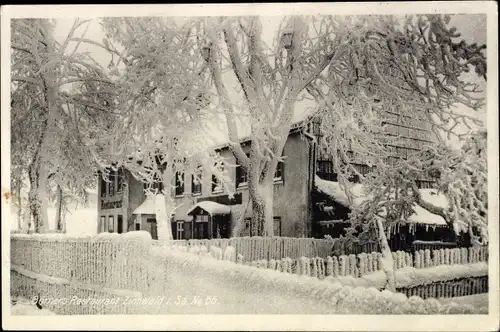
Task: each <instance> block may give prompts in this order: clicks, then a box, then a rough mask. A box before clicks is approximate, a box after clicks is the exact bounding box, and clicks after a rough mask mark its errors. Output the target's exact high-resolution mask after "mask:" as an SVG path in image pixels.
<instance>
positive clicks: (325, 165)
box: [317, 160, 333, 174]
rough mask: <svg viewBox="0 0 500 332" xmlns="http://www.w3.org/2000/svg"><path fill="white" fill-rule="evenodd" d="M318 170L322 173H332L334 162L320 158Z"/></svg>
mask: <svg viewBox="0 0 500 332" xmlns="http://www.w3.org/2000/svg"><path fill="white" fill-rule="evenodd" d="M317 172H318V173H322V174H332V173H333V163H332V162H331V161H330V160H318V162H317Z"/></svg>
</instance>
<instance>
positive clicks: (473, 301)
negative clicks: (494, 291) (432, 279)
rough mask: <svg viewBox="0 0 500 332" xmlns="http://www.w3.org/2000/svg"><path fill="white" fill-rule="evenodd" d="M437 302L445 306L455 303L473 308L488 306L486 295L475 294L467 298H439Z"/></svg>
mask: <svg viewBox="0 0 500 332" xmlns="http://www.w3.org/2000/svg"><path fill="white" fill-rule="evenodd" d="M439 302H441V303H443V304H446V303H451V302H455V303H457V304H470V305H472V306H473V307H475V308H481V307H485V306H486V307H487V306H488V293H483V294H475V295H469V296H460V297H447V298H440V299H439Z"/></svg>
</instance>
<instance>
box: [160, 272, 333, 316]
mask: <svg viewBox="0 0 500 332" xmlns="http://www.w3.org/2000/svg"><path fill="white" fill-rule="evenodd" d="M190 280H191V281H192V279H190ZM199 282H200V283H203V280H199ZM196 284H198V282H197V283H196ZM173 289H177V290H182V291H179V292H173V293H171V294H169V296H168V297H167V299H170V304H169V305H166V306H165V307H164V308H162V310H161V311H162V313H172V314H299V313H300V314H328V313H330V314H331V313H334V306H333V305H331V306H328V305H326V304H325V303H319V302H318V301H317V299H315V298H313V297H311V299H310V300H304V297H302V296H301V297H297V296H293V294H292V295H290V294H284V293H283V292H281V291H280V290H272V289H270V290H268V291H266V292H262V291H258V292H254V291H252V285H249V287H248V288H247V289H237V288H236V287H231V286H229V285H227V284H224V283H223V282H222V281H221V282H220V283H218V284H215V283H213V282H212V281H210V282H205V283H204V287H192V286H190V285H188V284H186V283H185V282H183V280H177V282H176V285H175V286H174V287H173ZM193 289H195V291H193ZM200 289H201V291H202V292H203V293H200ZM235 294H237V296H235ZM214 297H216V299H217V301H216V303H214V304H206V305H205V301H206V300H207V299H208V302H211V301H210V299H213V298H214ZM184 299H185V300H186V303H185V304H182V300H184ZM195 299H201V300H202V304H201V305H197V304H192V303H193V300H195ZM179 300H181V301H179ZM165 302H167V300H165V301H164V303H165ZM179 302H180V303H179ZM195 302H196V301H195ZM214 302H215V301H214Z"/></svg>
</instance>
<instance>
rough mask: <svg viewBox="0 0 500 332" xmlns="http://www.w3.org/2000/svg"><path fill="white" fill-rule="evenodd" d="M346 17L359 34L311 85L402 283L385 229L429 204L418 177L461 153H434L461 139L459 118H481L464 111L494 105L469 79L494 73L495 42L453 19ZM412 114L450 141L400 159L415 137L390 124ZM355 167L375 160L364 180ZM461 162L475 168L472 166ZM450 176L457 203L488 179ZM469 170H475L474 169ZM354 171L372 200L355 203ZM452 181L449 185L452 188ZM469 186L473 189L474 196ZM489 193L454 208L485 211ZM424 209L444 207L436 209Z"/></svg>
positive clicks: (337, 152) (333, 150)
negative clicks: (483, 41)
mask: <svg viewBox="0 0 500 332" xmlns="http://www.w3.org/2000/svg"><path fill="white" fill-rule="evenodd" d="M339 22H341V23H339V26H341V27H344V28H347V27H348V28H349V31H350V33H349V37H347V38H345V40H346V41H347V43H342V42H341V43H340V44H339V46H338V47H337V48H336V50H337V52H339V51H340V50H342V49H343V50H344V56H343V57H341V58H340V59H339V60H338V62H337V63H336V65H334V66H330V68H329V69H328V72H327V73H325V74H324V75H320V76H319V78H318V79H317V80H315V81H314V82H312V83H311V84H310V85H309V86H308V89H309V91H310V93H311V94H312V95H313V96H315V98H316V99H317V100H318V103H319V104H320V105H321V106H322V107H323V108H324V110H323V111H322V112H321V113H320V116H321V119H322V129H323V139H322V142H321V145H322V149H323V153H326V154H330V155H331V156H333V157H334V158H333V162H334V163H333V166H334V170H335V172H336V173H337V174H338V181H339V183H340V186H341V188H343V189H344V190H345V192H346V194H347V196H348V199H349V201H350V203H352V205H353V206H355V210H354V211H353V214H352V216H351V220H354V221H355V220H365V221H368V222H369V223H375V226H376V227H375V228H376V229H378V234H379V239H380V243H381V247H382V253H383V257H384V262H385V263H387V264H384V270H385V271H386V274H387V276H388V280H389V284H390V286H389V287H390V288H393V287H394V283H393V280H394V279H393V276H392V271H391V270H392V258H391V257H390V256H391V255H390V249H389V246H388V243H387V237H386V235H385V232H386V229H387V226H388V225H390V224H391V223H392V222H395V221H399V220H401V219H402V220H405V218H407V217H408V216H409V215H410V214H411V213H412V206H413V202H415V201H419V199H420V196H419V194H418V190H416V184H415V183H416V181H417V180H419V178H418V176H420V175H424V174H425V173H426V172H427V170H428V168H426V164H425V160H430V159H429V158H431V156H432V158H431V159H433V158H434V159H433V160H434V161H435V162H436V161H437V160H448V159H447V158H448V157H449V158H452V157H451V156H452V155H453V153H452V152H451V150H446V151H440V152H439V153H431V151H433V150H432V149H444V148H443V147H442V146H443V139H442V134H443V133H448V134H455V135H458V134H457V133H456V132H455V131H454V129H455V128H456V126H457V124H459V123H465V124H468V123H469V122H472V123H476V124H480V121H478V120H477V118H476V117H475V114H472V113H471V112H473V111H471V112H469V113H467V112H465V113H464V112H461V113H458V112H455V111H454V107H456V106H457V105H465V106H467V107H469V108H470V109H473V110H478V109H481V107H482V106H483V105H484V98H483V96H481V94H480V92H481V91H480V89H479V85H478V84H477V83H476V82H473V81H472V82H471V81H470V80H469V79H467V78H465V76H467V75H466V73H468V72H469V71H470V70H471V69H474V70H475V72H476V74H478V76H480V77H482V78H484V79H486V59H485V56H484V54H483V52H482V51H483V50H484V48H485V46H478V45H477V44H468V43H467V42H465V41H463V40H462V41H458V40H457V39H458V38H459V37H460V34H459V33H458V32H457V30H456V28H453V27H449V22H450V16H448V15H445V16H441V15H418V16H405V17H393V16H383V17H376V18H375V19H374V18H373V17H369V16H366V17H355V18H345V19H343V20H339ZM403 120H404V121H408V123H412V122H413V123H414V124H415V123H416V122H418V123H426V124H427V125H428V126H427V128H426V129H427V132H426V135H428V136H429V137H430V136H431V134H433V136H434V140H435V141H437V142H440V143H439V146H440V148H436V147H434V148H428V149H427V150H426V153H417V154H415V155H410V156H407V158H408V160H406V161H405V160H400V159H399V158H398V156H397V155H394V151H393V150H394V149H391V148H389V147H390V146H397V147H403V148H405V143H406V140H407V139H406V138H405V137H401V136H400V135H395V136H394V135H389V133H388V132H387V130H386V128H387V123H391V122H394V121H396V123H400V124H401V122H402V121H403ZM410 147H411V148H415V147H414V146H410ZM417 148H418V149H420V148H423V146H419V147H417ZM483 152H484V151H483ZM438 157H439V158H444V159H439V158H438ZM435 158H438V159H435ZM443 162H444V161H443ZM355 163H362V164H367V165H368V166H370V167H372V172H371V173H370V174H369V175H368V176H364V175H363V174H361V173H360V172H359V170H358V169H357V168H356V167H355V166H354V164H355ZM454 167H455V168H456V169H460V168H461V167H465V168H467V167H466V166H465V165H461V166H459V165H454ZM443 174H447V175H448V178H447V180H445V179H444V178H442V177H440V178H438V183H440V182H439V181H442V183H441V184H440V186H441V187H443V188H442V190H443V192H445V193H446V194H447V195H448V197H450V198H451V199H452V201H455V202H457V201H460V198H459V197H470V195H469V194H471V195H472V194H473V193H472V191H473V190H476V187H475V186H472V185H470V183H471V182H470V181H472V182H473V183H475V182H474V181H479V180H472V178H476V177H477V176H476V175H474V176H473V177H472V178H471V177H469V178H468V180H466V176H465V175H463V176H461V175H460V174H459V173H457V171H456V170H455V171H452V170H451V169H448V171H447V172H445V173H443ZM463 174H468V173H467V172H465V171H464V172H463ZM353 175H355V176H356V177H357V178H359V179H360V181H361V183H362V184H363V185H364V188H365V192H364V195H365V196H366V197H368V198H369V200H367V201H365V202H364V203H363V204H353V203H354V201H355V197H354V195H353V193H352V191H351V190H350V188H351V187H352V186H353V184H352V182H351V181H349V179H350V178H352V176H353ZM427 175H428V174H427ZM467 176H470V174H468V175H467ZM460 177H462V178H460ZM454 181H457V182H454ZM450 186H451V187H450ZM453 186H458V187H460V188H461V189H460V191H461V192H460V194H459V192H458V191H457V190H452V189H451V188H452V187H453ZM444 187H447V188H448V189H447V190H444ZM468 190H471V192H470V193H469V194H466V192H467V191H468ZM483 194H484V192H483V193H476V194H474V195H475V197H477V198H478V200H474V201H473V202H472V201H471V202H469V203H467V204H465V205H468V206H469V207H472V206H474V208H472V210H469V212H464V211H463V210H462V209H463V207H464V206H465V205H464V202H463V201H462V202H461V203H454V205H455V207H453V209H454V212H453V213H454V214H455V215H456V213H459V214H462V215H467V214H468V213H469V214H470V213H472V214H474V215H476V213H475V212H471V211H475V209H480V208H482V206H481V204H478V201H481V200H482V199H484V196H481V195H483ZM461 195H463V196H461ZM462 199H463V198H462ZM419 202H420V203H422V205H425V203H423V202H421V201H419ZM483 202H484V201H483ZM452 205H453V204H452ZM477 206H480V207H477ZM424 207H427V208H429V210H430V211H431V212H434V211H435V209H433V208H432V207H430V206H428V205H426V206H424ZM444 214H445V213H444ZM463 219H464V218H460V220H461V221H465V222H467V223H479V224H481V223H482V222H481V221H480V222H476V221H472V220H463ZM448 220H450V219H448ZM476 220H477V219H476ZM483 221H484V219H483ZM457 222H458V220H457ZM450 224H451V222H450ZM372 226H373V224H372ZM372 228H373V227H372Z"/></svg>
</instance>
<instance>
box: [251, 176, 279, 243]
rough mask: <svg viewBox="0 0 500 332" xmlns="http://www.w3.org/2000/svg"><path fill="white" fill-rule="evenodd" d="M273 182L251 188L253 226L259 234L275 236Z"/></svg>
mask: <svg viewBox="0 0 500 332" xmlns="http://www.w3.org/2000/svg"><path fill="white" fill-rule="evenodd" d="M249 185H250V184H249ZM273 190H274V187H273V183H260V184H259V185H257V186H256V188H249V192H250V197H251V199H252V221H251V223H252V227H256V229H257V235H258V236H273V235H274V234H273V233H274V227H273Z"/></svg>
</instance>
